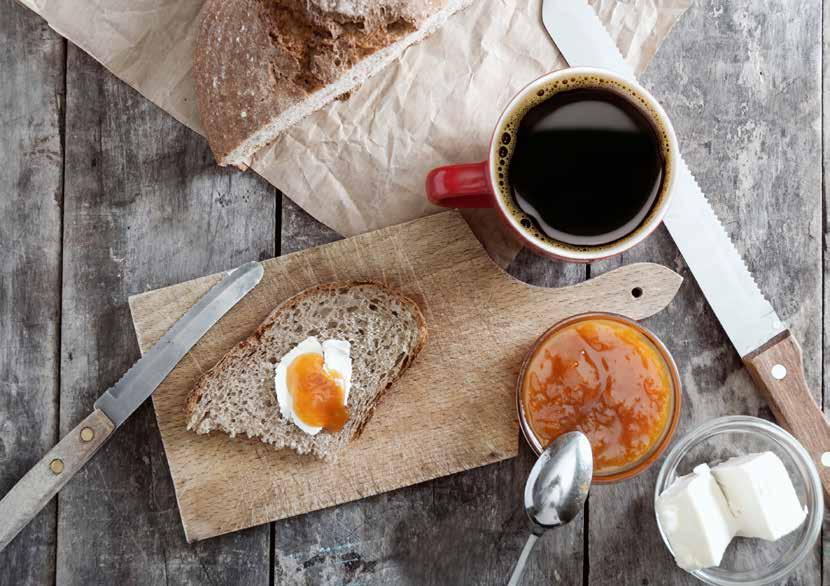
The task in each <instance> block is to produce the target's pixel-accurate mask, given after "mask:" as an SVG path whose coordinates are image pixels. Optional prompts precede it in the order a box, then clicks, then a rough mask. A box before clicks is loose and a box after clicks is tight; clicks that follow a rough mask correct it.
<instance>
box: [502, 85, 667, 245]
mask: <svg viewBox="0 0 830 586" xmlns="http://www.w3.org/2000/svg"><path fill="white" fill-rule="evenodd" d="M578 89H596V90H603V91H609V92H613V93H616V94H617V95H619V96H622V97H624V98H627V99H628V100H629V101H630V103H631V104H632V105H633V106H636V107H637V108H638V109H639V110H640V111H642V112H643V113H644V114H645V115H646V116H647V117H648V119H649V121H650V122H651V124H652V126H653V130H654V133H655V136H657V138H658V140H659V143H660V144H659V146H660V152H661V155H662V157H663V162H664V168H663V178H662V182H661V185H660V192H659V194H658V195H657V197H656V199H655V200H654V203H653V204H652V206H651V209H650V210H649V211H648V214H646V216H645V217H644V218H643V220H642V221H641V222H640V223H639V225H638V226H637V227H636V228H634V229H633V230H632V231H631V232H629V233H628V234H626V235H624V236H622V237H620V238H618V239H617V240H614V241H612V242H608V243H605V244H597V245H581V246H579V245H574V244H570V243H568V242H562V241H561V240H556V239H554V238H551V237H550V236H548V235H547V234H545V233H544V232H542V231H541V230H540V229H539V227H538V226H537V224H536V222H535V221H534V220H533V219H532V218H531V217H530V216H529V215H528V214H527V213H525V212H524V210H522V209H521V208H519V206H518V203H517V202H516V198H515V196H514V194H513V193H512V189H511V187H510V185H511V184H510V178H509V168H510V160H511V158H512V156H513V152H514V150H515V148H516V136H517V133H518V130H519V126H520V124H521V122H522V120H523V119H524V117H525V116H526V115H527V113H528V112H529V111H530V110H531V109H532V108H534V107H536V106H538V105H539V104H541V103H543V102H546V101H547V100H549V99H550V98H551V97H553V96H554V95H556V94H559V93H562V92H567V91H572V90H578ZM493 136H494V138H493V141H492V146H491V151H492V152H491V155H490V161H491V162H490V164H491V165H493V166H494V169H493V171H494V173H493V175H494V176H495V178H496V180H497V183H496V185H494V186H493V187H494V188H495V190H496V194H497V196H498V197H499V199H500V200H501V202H502V203H503V204H504V206H505V208H506V209H507V210H508V212H509V213H510V214H511V215H512V216H513V217H514V218H515V219H516V221H517V222H518V223H519V224H520V225H521V226H522V229H523V230H524V232H525V234H527V235H529V236H531V237H532V238H533V239H535V240H537V241H538V243H540V244H542V245H547V246H551V245H553V246H556V247H558V248H563V249H566V250H571V251H574V252H597V251H602V250H603V249H610V248H612V247H617V246H618V245H619V244H621V243H624V242H625V241H626V240H630V239H631V238H633V237H634V236H635V235H637V234H638V233H639V232H640V228H641V227H642V226H643V225H645V224H647V223H649V222H650V221H651V220H652V219H653V217H654V215H655V214H656V210H658V209H659V208H661V207H662V206H663V204H664V202H665V200H666V198H667V197H668V191H669V186H671V184H672V179H673V177H674V165H675V162H674V159H673V157H672V152H671V141H670V140H669V133H668V131H667V130H666V128H665V127H664V126H663V124H662V122H661V121H660V115H659V114H658V112H657V111H656V110H655V109H654V107H653V106H652V105H651V104H649V103H648V101H646V99H645V98H644V97H643V96H642V93H641V92H640V91H639V90H637V89H635V88H634V87H632V86H630V85H628V84H626V83H622V82H619V81H617V80H614V79H609V78H606V77H603V76H601V75H575V76H572V77H567V78H562V79H557V80H553V81H550V82H548V83H547V84H545V85H543V86H541V87H539V88H537V89H536V90H535V91H534V92H533V93H530V94H528V95H527V96H525V97H524V98H523V100H522V101H521V102H520V103H519V104H517V105H514V106H513V107H512V109H511V112H510V113H509V114H508V115H507V116H505V117H504V119H503V120H502V121H501V122H500V123H499V126H498V128H497V129H496V131H495V134H494V135H493ZM493 161H495V163H493ZM589 180H590V179H589V178H586V181H589Z"/></svg>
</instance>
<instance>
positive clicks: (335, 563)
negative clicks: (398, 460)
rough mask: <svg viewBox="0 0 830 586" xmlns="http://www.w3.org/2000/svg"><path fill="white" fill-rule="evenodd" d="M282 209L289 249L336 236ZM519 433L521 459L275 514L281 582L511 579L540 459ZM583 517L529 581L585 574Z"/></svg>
mask: <svg viewBox="0 0 830 586" xmlns="http://www.w3.org/2000/svg"><path fill="white" fill-rule="evenodd" d="M282 218H283V222H282V243H281V249H282V250H283V252H284V253H285V252H294V251H296V250H299V249H304V248H308V247H310V246H316V245H320V244H325V243H328V242H331V241H333V240H335V239H337V238H338V236H337V234H336V233H334V232H333V231H332V230H330V229H329V228H327V227H326V226H324V225H322V224H320V223H319V222H317V221H316V220H314V219H313V218H312V217H311V216H309V215H308V214H306V213H305V212H303V211H302V210H300V209H299V208H298V207H297V206H296V205H295V204H294V203H292V202H291V201H290V200H289V199H284V200H283V216H282ZM509 272H510V274H511V275H513V276H514V277H516V278H518V279H519V280H521V281H524V282H527V283H530V284H533V285H537V286H542V287H561V286H565V285H571V284H575V283H579V282H581V281H583V280H584V279H585V274H586V270H585V267H584V266H580V265H572V264H562V263H552V262H548V261H545V260H544V259H540V258H539V257H536V256H535V255H533V254H532V253H530V252H528V251H522V252H521V253H519V255H518V257H516V259H515V260H514V262H513V263H512V265H511V266H510V267H509ZM540 319H541V320H542V322H543V324H544V323H546V319H547V318H546V317H541V318H540ZM517 441H519V454H518V457H516V458H513V459H509V460H505V461H502V462H498V463H496V464H491V465H488V466H482V467H479V468H475V469H473V470H468V471H467V472H463V473H460V474H453V475H450V476H445V477H442V478H437V479H435V480H432V481H428V482H423V483H420V484H416V485H414V486H408V487H405V488H401V489H398V490H395V491H392V492H388V493H384V494H379V495H375V496H372V497H367V498H364V499H361V500H359V501H354V502H350V503H345V504H342V505H340V506H338V507H332V508H328V509H324V510H321V511H315V512H312V513H307V514H305V515H299V516H296V517H292V518H290V519H285V520H282V521H278V522H276V523H274V525H275V532H274V536H275V543H274V549H275V551H274V578H275V583H277V584H309V585H311V584H344V583H360V584H494V585H495V584H499V585H501V584H504V583H505V581H506V580H507V577H508V576H509V573H510V570H511V568H512V566H513V564H514V563H515V560H516V558H517V556H518V554H519V551H520V549H521V547H522V545H523V544H524V540H525V538H526V535H527V534H526V531H527V520H526V518H525V514H524V510H523V508H522V505H521V494H522V490H523V488H524V482H525V478H526V477H527V474H528V473H529V472H530V468H531V466H532V465H533V462H534V461H535V456H534V455H533V453H532V452H531V450H530V449H529V448H528V447H527V446H526V444H525V443H524V442H522V441H520V440H519V438H518V434H517ZM582 520H583V519H581V518H580V519H577V520H575V521H574V522H573V523H572V524H571V525H569V527H568V528H567V530H562V531H556V532H552V533H551V534H549V535H547V536H545V538H544V539H543V540H542V541H541V542H540V543H539V544H538V546H537V548H538V549H537V554H536V555H534V557H533V559H532V560H531V562H530V565H529V567H528V568H527V578H526V583H527V584H535V583H564V584H578V583H580V582H581V579H582V576H583V561H584V560H583V545H584V535H583V531H582V525H583V524H582V522H581V521H582ZM482 560H486V563H482Z"/></svg>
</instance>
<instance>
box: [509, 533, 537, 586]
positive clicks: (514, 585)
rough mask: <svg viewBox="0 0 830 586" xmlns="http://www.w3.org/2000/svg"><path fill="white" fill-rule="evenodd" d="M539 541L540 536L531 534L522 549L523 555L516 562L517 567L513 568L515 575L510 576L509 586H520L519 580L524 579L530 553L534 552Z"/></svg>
mask: <svg viewBox="0 0 830 586" xmlns="http://www.w3.org/2000/svg"><path fill="white" fill-rule="evenodd" d="M538 539H539V536H538V535H534V534H533V533H531V534H530V535H529V536H528V538H527V543H525V546H524V548H523V549H522V553H521V555H520V556H519V560H518V561H517V562H516V565H515V566H513V574H511V576H510V581H509V582H508V583H507V586H518V584H519V580H521V579H522V574H524V573H525V564H527V558H528V557H530V552H531V551H533V548H534V546H535V545H536V541H537V540H538Z"/></svg>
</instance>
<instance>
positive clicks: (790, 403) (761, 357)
mask: <svg viewBox="0 0 830 586" xmlns="http://www.w3.org/2000/svg"><path fill="white" fill-rule="evenodd" d="M744 364H746V366H747V368H748V369H749V372H750V374H752V378H754V379H755V382H756V383H758V386H759V387H760V389H761V391H762V393H763V394H764V397H765V398H766V400H767V402H768V403H769V406H770V409H771V410H772V412H773V414H774V415H775V417H776V419H778V423H779V424H780V425H781V426H782V427H784V428H786V429H787V430H788V431H789V432H790V433H791V434H793V435H794V436H795V438H796V439H797V440H798V441H799V442H801V444H802V445H803V446H804V447H805V448H806V449H807V451H808V452H809V453H810V455H811V456H812V457H813V461H814V462H815V464H816V467H817V468H818V471H819V475H820V476H821V484H822V485H823V486H824V492H825V493H826V494H827V495H828V496H830V467H828V466H825V465H824V464H822V459H824V461H825V462H827V461H828V459H830V454H828V452H830V424H828V422H827V419H826V418H825V417H824V414H823V413H822V412H821V408H820V407H819V406H818V405H817V404H816V401H815V399H814V398H813V395H812V393H811V392H810V388H809V387H808V386H807V379H806V378H805V376H804V362H803V359H802V355H801V346H800V345H799V344H798V341H797V340H796V339H795V338H794V337H793V336H792V334H790V332H789V330H787V331H785V332H783V333H782V334H780V335H779V336H776V337H775V338H773V339H772V340H771V341H769V342H768V343H767V344H765V345H764V346H762V347H761V348H759V349H758V350H756V351H754V352H752V353H751V354H749V355H748V356H746V357H745V358H744ZM825 454H828V455H825Z"/></svg>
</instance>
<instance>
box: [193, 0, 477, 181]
mask: <svg viewBox="0 0 830 586" xmlns="http://www.w3.org/2000/svg"><path fill="white" fill-rule="evenodd" d="M471 2H472V0H208V1H207V2H206V3H205V7H204V9H203V14H202V22H201V27H200V30H199V35H198V38H197V42H196V49H195V55H194V67H193V75H194V79H195V83H196V96H197V100H198V105H199V112H200V113H201V117H202V123H203V125H204V127H205V130H206V131H207V137H208V141H209V143H210V146H211V149H212V150H213V153H214V155H215V157H216V160H217V162H219V164H220V165H228V164H232V165H238V166H244V165H246V164H247V162H248V161H249V160H250V157H251V156H252V155H253V154H254V153H255V152H256V151H258V150H259V149H260V148H262V147H263V146H265V145H267V144H268V143H269V142H271V141H272V140H274V138H275V137H276V136H277V135H278V134H279V133H280V132H282V131H283V130H284V129H286V128H287V127H289V126H291V125H292V124H294V123H295V122H297V121H298V120H300V119H301V118H303V117H305V116H307V115H308V114H310V113H311V112H314V111H315V110H318V109H319V108H321V107H323V106H325V105H326V104H328V103H329V102H331V101H332V100H334V99H335V98H337V97H339V96H346V95H347V94H348V92H350V91H351V90H352V89H354V88H355V87H356V86H358V85H359V84H360V83H362V82H363V81H365V80H366V79H368V78H369V77H371V76H372V75H373V74H375V73H377V72H378V71H380V70H381V69H382V68H383V67H384V66H386V65H388V64H389V63H391V62H392V61H394V60H395V59H397V58H398V57H400V55H401V54H402V53H403V51H404V49H406V48H407V47H408V46H409V45H411V44H413V43H415V42H418V41H420V40H421V39H423V38H424V37H426V36H427V35H429V34H430V33H431V32H433V31H434V30H436V29H437V28H438V27H439V26H441V25H442V24H443V23H444V22H445V21H446V20H447V18H448V17H449V16H450V15H452V14H453V13H455V12H457V11H458V10H460V9H462V8H464V7H465V6H467V5H468V4H470V3H471Z"/></svg>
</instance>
